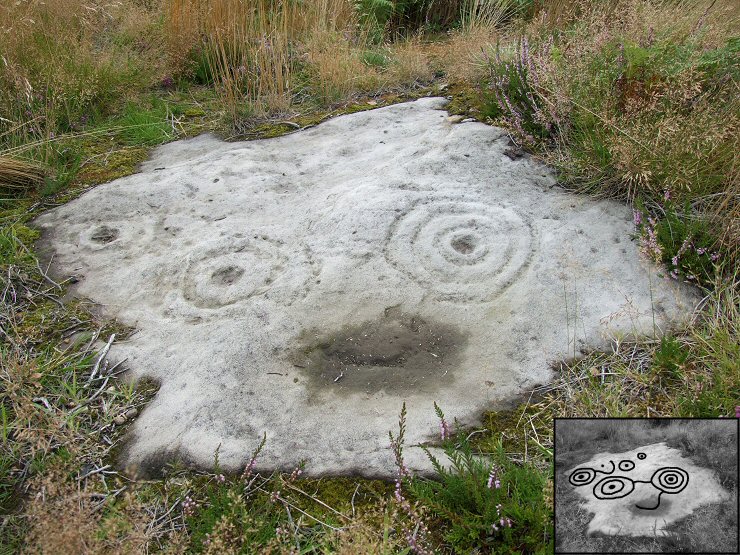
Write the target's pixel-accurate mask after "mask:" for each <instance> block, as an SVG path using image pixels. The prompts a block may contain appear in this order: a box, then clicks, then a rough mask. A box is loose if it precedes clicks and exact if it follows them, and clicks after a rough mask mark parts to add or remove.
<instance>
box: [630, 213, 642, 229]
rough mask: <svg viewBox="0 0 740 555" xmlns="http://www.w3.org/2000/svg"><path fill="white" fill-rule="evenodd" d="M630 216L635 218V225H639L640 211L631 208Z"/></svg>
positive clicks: (640, 219) (640, 220)
mask: <svg viewBox="0 0 740 555" xmlns="http://www.w3.org/2000/svg"><path fill="white" fill-rule="evenodd" d="M632 217H633V218H634V220H635V225H636V226H639V225H641V224H642V212H640V211H639V210H633V211H632Z"/></svg>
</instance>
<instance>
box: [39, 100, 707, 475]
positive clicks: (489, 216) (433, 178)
mask: <svg viewBox="0 0 740 555" xmlns="http://www.w3.org/2000/svg"><path fill="white" fill-rule="evenodd" d="M444 102H445V101H444V100H443V99H438V98H427V99H422V100H418V101H416V102H410V103H405V104H398V105H395V106H390V107H386V108H382V109H377V110H373V111H369V112H363V113H357V114H352V115H346V116H342V117H338V118H335V119H333V120H331V121H329V122H326V123H323V124H321V125H319V126H318V127H315V128H312V129H308V130H304V131H301V132H298V133H294V134H292V135H288V136H284V137H280V138H276V139H270V140H262V141H251V142H242V143H226V142H222V141H220V140H217V139H216V138H214V137H211V136H207V135H206V136H201V137H197V138H195V139H190V140H185V141H178V142H174V143H170V144H168V145H165V146H163V147H160V148H159V149H157V150H156V151H155V152H154V154H153V157H152V159H151V160H150V161H148V162H147V163H145V164H144V165H143V167H142V171H141V173H138V174H136V175H132V176H129V177H125V178H122V179H118V180H116V181H113V182H111V183H107V184H105V185H101V186H99V187H96V188H94V189H93V190H91V191H89V192H87V193H86V194H84V195H82V196H81V197H80V198H79V199H77V200H74V201H72V202H70V203H68V204H66V205H64V206H61V207H58V208H55V209H54V210H51V211H49V212H47V213H45V214H44V215H42V216H41V217H40V218H38V220H37V224H38V225H39V226H40V227H41V228H42V229H43V231H44V238H43V245H42V246H43V247H44V248H46V249H47V251H48V253H49V254H52V253H53V254H54V258H53V265H54V269H55V271H56V273H57V274H61V275H66V276H68V275H72V274H74V275H76V276H77V277H78V279H79V282H78V283H77V284H76V286H75V293H76V294H77V295H80V296H84V297H88V298H90V299H92V300H93V301H95V302H96V303H99V304H100V305H101V306H102V308H103V310H104V311H105V312H106V313H107V314H108V315H110V316H114V317H116V318H117V319H119V320H120V321H121V322H123V323H124V324H128V325H131V326H134V327H136V328H137V330H138V331H137V333H136V334H134V335H133V336H132V337H131V338H130V339H129V340H127V341H126V342H123V343H120V344H115V345H114V346H113V349H112V352H111V354H112V356H113V357H115V358H118V359H122V358H124V357H126V358H128V362H127V365H128V367H129V368H130V371H131V375H132V377H133V378H138V377H142V376H149V377H152V378H154V379H157V380H159V381H160V382H161V389H160V391H159V393H158V394H157V396H156V398H155V399H154V400H153V401H152V403H151V404H150V406H148V407H147V408H146V409H145V410H144V411H143V412H142V414H141V416H140V417H139V418H138V419H137V421H136V422H135V424H134V426H133V432H132V437H131V438H130V440H129V443H128V448H127V450H126V453H125V458H126V462H129V463H136V464H141V465H144V466H148V465H151V464H156V463H160V462H162V461H164V460H166V459H167V458H168V457H172V456H180V457H183V458H184V459H186V460H188V461H190V462H192V463H195V464H198V465H203V466H208V465H210V464H212V463H213V458H214V453H215V451H216V449H217V448H219V446H220V448H219V461H220V464H221V465H222V466H223V467H224V468H227V469H236V468H238V467H239V466H240V465H243V464H244V463H245V461H246V460H247V459H248V457H249V454H250V452H251V451H252V449H253V448H254V447H255V446H256V444H257V443H258V442H259V438H260V437H261V435H262V433H263V432H267V435H268V444H267V449H266V451H265V454H264V456H263V458H262V459H261V461H262V464H263V465H264V466H265V467H272V468H274V467H280V468H290V467H293V466H295V465H296V464H297V463H298V462H299V461H301V460H304V459H305V460H306V461H307V463H308V464H307V471H308V472H309V473H314V474H321V473H335V474H338V473H359V474H363V475H368V476H388V475H390V474H391V472H392V457H391V454H390V451H389V449H388V440H387V437H388V436H387V432H388V430H389V429H393V428H394V427H395V425H396V420H397V415H398V412H399V410H400V407H401V404H402V402H404V401H406V403H407V406H408V413H409V414H408V439H409V441H410V442H412V443H414V442H420V441H425V440H428V439H433V438H434V434H435V432H436V430H437V429H438V428H437V424H436V421H435V416H434V411H433V408H432V403H433V402H434V401H437V402H438V403H440V405H441V406H442V407H443V408H445V410H446V412H447V413H448V416H449V418H450V419H452V418H458V419H460V420H461V421H462V422H464V423H467V422H472V421H474V420H475V419H476V418H477V417H478V416H479V415H480V413H481V412H482V411H483V410H486V409H490V408H493V407H496V406H499V405H501V404H502V403H505V402H506V401H507V400H509V399H511V398H512V397H513V396H515V395H517V394H519V393H521V392H523V391H525V390H527V389H528V388H531V387H532V386H534V385H536V384H538V383H544V382H546V381H547V380H548V379H549V378H550V372H551V371H550V367H549V363H550V362H551V361H553V360H557V359H561V358H563V357H566V356H572V355H573V354H574V353H576V354H577V353H578V352H579V350H581V349H584V348H587V347H598V346H600V345H603V344H604V343H605V340H606V338H607V337H609V336H610V335H612V334H615V333H617V334H632V333H649V334H652V333H654V331H655V330H654V325H655V326H657V327H658V332H659V330H660V329H662V328H664V327H665V326H666V325H668V324H669V323H670V322H673V321H676V320H678V319H680V318H682V317H683V316H684V315H686V314H688V313H689V312H690V310H691V309H692V308H693V305H694V302H695V297H694V296H693V295H692V294H691V292H690V291H688V290H687V289H685V288H683V287H682V286H681V285H680V284H677V283H675V282H671V281H667V280H664V279H661V278H660V277H658V275H657V274H656V269H655V268H652V267H650V266H649V265H648V264H647V263H646V262H645V261H643V260H641V259H640V257H639V255H638V253H637V246H636V244H635V242H634V241H633V240H632V234H633V233H634V229H633V225H632V223H631V214H630V211H629V210H628V209H627V208H626V207H625V206H623V205H620V204H619V203H616V202H609V201H598V202H597V201H594V200H591V199H588V198H585V197H581V196H576V195H573V194H570V193H567V192H564V191H562V190H560V189H558V188H557V187H555V186H554V185H555V179H554V177H553V175H552V173H551V172H550V171H549V170H548V169H547V168H546V167H545V166H543V165H542V164H540V163H538V162H536V161H534V160H531V159H529V158H527V157H525V158H520V159H518V160H511V159H510V158H508V157H507V156H505V155H504V151H505V150H506V148H507V147H508V138H507V136H506V134H505V132H504V131H503V130H501V129H497V128H494V127H490V126H487V125H484V124H481V123H475V122H469V123H461V124H455V125H453V124H452V123H450V121H448V119H447V114H446V112H444V111H443V110H442V108H443V106H444ZM358 334H359V335H360V336H361V337H357V338H356V337H354V336H355V335H358ZM365 335H367V337H364V336H365ZM355 339H358V342H356V343H354V341H355ZM391 341H394V342H395V343H391ZM408 455H409V458H410V460H409V465H410V466H412V467H414V466H417V467H418V466H421V465H422V462H421V461H422V460H423V457H422V456H421V455H420V453H418V450H416V451H415V450H409V451H408Z"/></svg>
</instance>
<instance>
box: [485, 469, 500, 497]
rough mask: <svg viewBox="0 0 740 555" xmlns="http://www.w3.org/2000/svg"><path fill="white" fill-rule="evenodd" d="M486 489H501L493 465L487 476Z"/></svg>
mask: <svg viewBox="0 0 740 555" xmlns="http://www.w3.org/2000/svg"><path fill="white" fill-rule="evenodd" d="M486 487H487V488H488V489H492V488H494V487H495V488H496V489H498V488H500V487H501V481H500V480H499V479H498V474H497V473H496V465H493V466H492V467H491V472H490V474H489V475H488V482H487V483H486ZM499 506H500V505H499Z"/></svg>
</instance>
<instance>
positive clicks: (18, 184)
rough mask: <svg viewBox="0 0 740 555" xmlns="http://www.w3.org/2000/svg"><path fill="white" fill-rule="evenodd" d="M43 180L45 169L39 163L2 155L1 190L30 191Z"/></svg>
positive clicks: (0, 167)
mask: <svg viewBox="0 0 740 555" xmlns="http://www.w3.org/2000/svg"><path fill="white" fill-rule="evenodd" d="M43 180H44V171H43V169H42V168H40V167H39V166H38V165H37V164H34V163H31V162H27V161H24V160H19V159H17V158H11V157H9V156H0V191H6V192H11V193H12V192H24V191H28V190H29V189H31V188H33V187H35V186H37V185H38V184H40V183H41V182H42V181H43Z"/></svg>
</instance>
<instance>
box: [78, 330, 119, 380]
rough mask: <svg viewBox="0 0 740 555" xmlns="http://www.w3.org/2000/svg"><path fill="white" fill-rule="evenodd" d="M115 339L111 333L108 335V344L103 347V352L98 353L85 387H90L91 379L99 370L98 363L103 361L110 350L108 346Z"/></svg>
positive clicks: (114, 335)
mask: <svg viewBox="0 0 740 555" xmlns="http://www.w3.org/2000/svg"><path fill="white" fill-rule="evenodd" d="M115 338H116V334H115V333H112V334H111V335H110V339H108V343H107V344H106V345H105V347H103V350H102V351H100V354H99V355H98V358H97V360H96V361H95V366H93V369H92V372H91V373H90V377H89V378H87V383H86V384H85V387H89V386H90V382H92V381H93V378H95V376H96V375H97V373H98V370H99V369H100V363H101V362H103V359H104V358H105V357H106V356H108V351H109V350H110V346H111V345H112V344H113V340H114V339H115Z"/></svg>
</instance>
